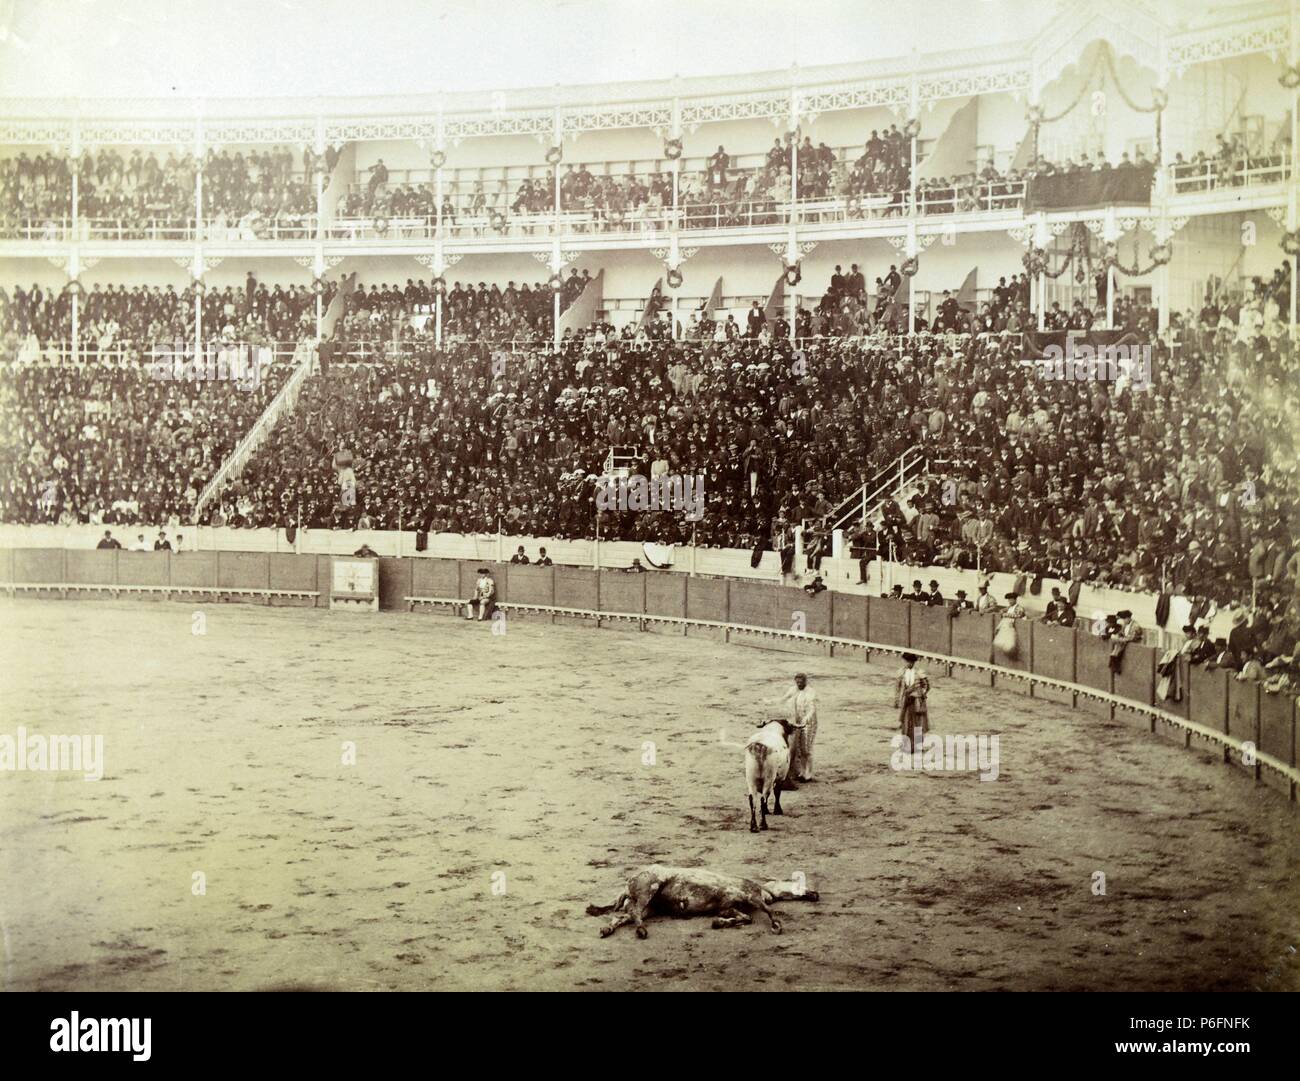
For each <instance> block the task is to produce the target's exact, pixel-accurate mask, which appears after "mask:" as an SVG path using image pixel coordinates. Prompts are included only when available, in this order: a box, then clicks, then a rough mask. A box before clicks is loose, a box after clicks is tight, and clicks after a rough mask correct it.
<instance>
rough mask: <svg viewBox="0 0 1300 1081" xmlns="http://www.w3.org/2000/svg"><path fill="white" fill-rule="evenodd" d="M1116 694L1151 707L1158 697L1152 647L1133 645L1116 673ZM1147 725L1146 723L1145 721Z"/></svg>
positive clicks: (1126, 651) (1127, 649) (1154, 655)
mask: <svg viewBox="0 0 1300 1081" xmlns="http://www.w3.org/2000/svg"><path fill="white" fill-rule="evenodd" d="M1114 686H1115V693H1116V694H1117V695H1119V696H1120V697H1121V698H1127V699H1129V701H1131V702H1137V703H1138V704H1139V705H1143V706H1149V705H1151V704H1152V703H1153V702H1154V701H1155V696H1156V651H1155V650H1154V649H1153V648H1152V647H1151V646H1143V645H1139V644H1137V643H1131V644H1130V645H1128V646H1127V647H1125V649H1124V659H1123V660H1122V661H1121V662H1120V669H1119V671H1118V672H1116V673H1115V682H1114ZM1144 723H1145V721H1144Z"/></svg>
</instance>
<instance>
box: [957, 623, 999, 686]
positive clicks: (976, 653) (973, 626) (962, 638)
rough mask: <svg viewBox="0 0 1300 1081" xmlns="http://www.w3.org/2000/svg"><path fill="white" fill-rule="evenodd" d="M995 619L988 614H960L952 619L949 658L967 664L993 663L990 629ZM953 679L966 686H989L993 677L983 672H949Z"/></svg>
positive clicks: (976, 670) (965, 670)
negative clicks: (951, 673)
mask: <svg viewBox="0 0 1300 1081" xmlns="http://www.w3.org/2000/svg"><path fill="white" fill-rule="evenodd" d="M996 625H997V617H996V616H994V615H991V614H989V613H988V612H983V613H976V612H972V611H969V610H967V611H965V612H961V613H959V614H957V615H955V616H953V620H952V629H951V630H950V632H949V633H950V634H951V635H952V655H953V656H954V657H960V658H963V659H965V660H969V661H980V662H982V663H983V664H990V663H992V661H993V628H994V627H995V626H996ZM953 676H954V677H956V678H957V679H962V680H965V681H966V682H969V683H978V684H981V685H982V686H985V687H991V686H992V685H993V677H992V676H991V675H990V674H989V673H988V672H986V671H984V670H983V669H963V668H957V669H954V670H953Z"/></svg>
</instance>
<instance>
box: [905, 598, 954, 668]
mask: <svg viewBox="0 0 1300 1081" xmlns="http://www.w3.org/2000/svg"><path fill="white" fill-rule="evenodd" d="M909 635H910V637H911V643H910V644H911V645H912V646H914V647H915V648H916V649H926V650H929V651H930V652H931V653H943V654H945V655H949V656H950V655H951V654H952V620H951V619H950V618H949V615H948V608H947V606H946V605H941V604H937V605H930V604H927V605H919V604H918V605H914V606H913V607H912V617H911V626H910V628H909ZM929 668H930V674H931V675H938V674H940V673H941V672H943V671H945V669H944V668H943V667H942V666H940V665H936V664H934V663H933V662H931V663H930V666H929Z"/></svg>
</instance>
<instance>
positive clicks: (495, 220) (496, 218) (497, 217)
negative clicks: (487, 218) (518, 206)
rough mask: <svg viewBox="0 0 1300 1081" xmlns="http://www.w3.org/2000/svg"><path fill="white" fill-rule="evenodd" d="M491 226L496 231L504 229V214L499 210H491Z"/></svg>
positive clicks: (500, 231) (502, 231)
mask: <svg viewBox="0 0 1300 1081" xmlns="http://www.w3.org/2000/svg"><path fill="white" fill-rule="evenodd" d="M492 228H493V229H495V230H496V231H497V232H498V233H504V232H505V231H506V216H505V215H504V214H502V213H501V211H499V210H494V211H492Z"/></svg>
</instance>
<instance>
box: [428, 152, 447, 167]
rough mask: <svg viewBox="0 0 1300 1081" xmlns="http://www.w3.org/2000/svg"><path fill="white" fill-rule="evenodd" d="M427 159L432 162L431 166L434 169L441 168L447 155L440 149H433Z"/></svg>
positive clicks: (445, 161)
mask: <svg viewBox="0 0 1300 1081" xmlns="http://www.w3.org/2000/svg"><path fill="white" fill-rule="evenodd" d="M429 160H430V161H432V162H433V167H434V168H435V169H441V168H442V167H443V166H444V165H446V164H447V155H446V154H445V153H444V152H443V151H441V150H435V151H434V152H433V153H432V154H431V155H430V156H429Z"/></svg>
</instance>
